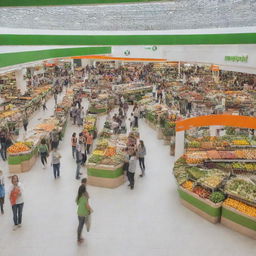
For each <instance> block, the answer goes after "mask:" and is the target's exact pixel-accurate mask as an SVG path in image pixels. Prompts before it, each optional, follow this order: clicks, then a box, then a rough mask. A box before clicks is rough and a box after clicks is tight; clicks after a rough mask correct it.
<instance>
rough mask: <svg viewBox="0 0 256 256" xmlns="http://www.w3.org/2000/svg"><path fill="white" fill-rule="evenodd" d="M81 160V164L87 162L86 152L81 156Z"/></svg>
mask: <svg viewBox="0 0 256 256" xmlns="http://www.w3.org/2000/svg"><path fill="white" fill-rule="evenodd" d="M82 156H83V159H82V163H81V164H85V162H86V160H87V155H86V152H84V154H82Z"/></svg>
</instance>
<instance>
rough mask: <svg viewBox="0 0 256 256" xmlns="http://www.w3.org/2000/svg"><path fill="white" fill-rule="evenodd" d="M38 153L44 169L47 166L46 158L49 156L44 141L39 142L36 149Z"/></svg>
mask: <svg viewBox="0 0 256 256" xmlns="http://www.w3.org/2000/svg"><path fill="white" fill-rule="evenodd" d="M38 151H39V154H40V156H41V162H42V165H43V168H45V166H46V164H47V157H48V155H49V150H48V146H47V144H46V140H45V139H42V140H41V144H40V145H39V147H38Z"/></svg>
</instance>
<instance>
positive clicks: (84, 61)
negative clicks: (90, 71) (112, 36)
mask: <svg viewBox="0 0 256 256" xmlns="http://www.w3.org/2000/svg"><path fill="white" fill-rule="evenodd" d="M81 62H82V67H83V68H84V67H86V66H87V65H90V60H89V59H81Z"/></svg>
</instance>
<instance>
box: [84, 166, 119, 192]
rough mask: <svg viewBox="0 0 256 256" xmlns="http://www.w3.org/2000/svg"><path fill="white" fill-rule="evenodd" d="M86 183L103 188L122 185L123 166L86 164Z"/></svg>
mask: <svg viewBox="0 0 256 256" xmlns="http://www.w3.org/2000/svg"><path fill="white" fill-rule="evenodd" d="M86 167H87V175H88V179H87V182H88V184H90V185H93V186H96V187H104V188H116V187H119V186H120V185H122V184H123V183H124V174H123V164H119V165H117V166H107V165H96V164H90V163H89V164H87V166H86Z"/></svg>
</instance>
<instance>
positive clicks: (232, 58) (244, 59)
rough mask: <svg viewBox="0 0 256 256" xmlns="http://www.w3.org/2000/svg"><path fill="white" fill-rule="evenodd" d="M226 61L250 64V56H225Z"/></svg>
mask: <svg viewBox="0 0 256 256" xmlns="http://www.w3.org/2000/svg"><path fill="white" fill-rule="evenodd" d="M225 61H233V62H248V55H245V56H225Z"/></svg>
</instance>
